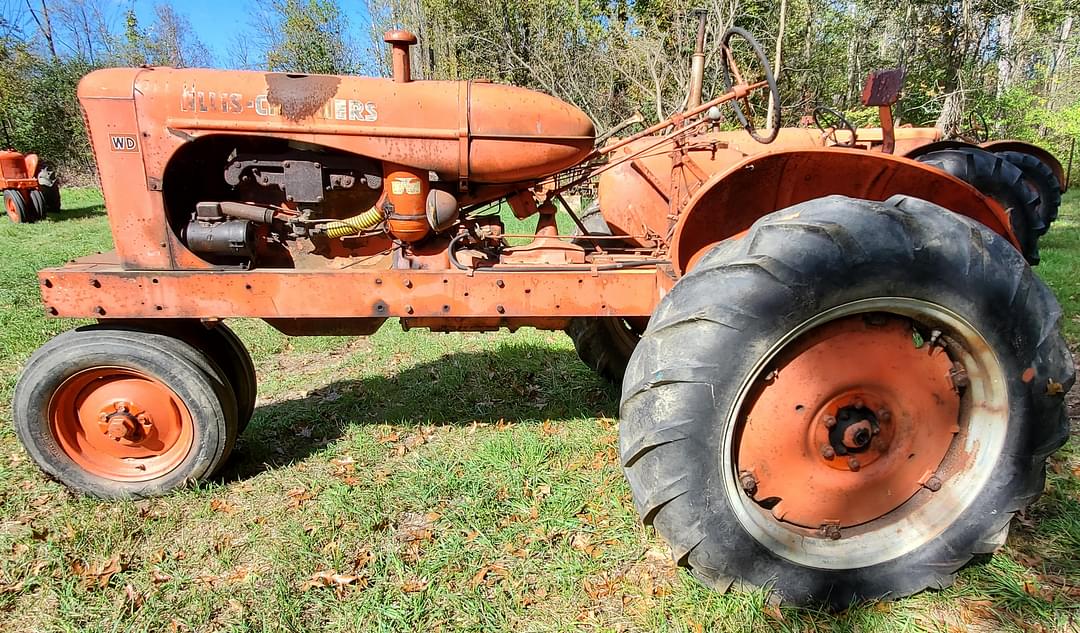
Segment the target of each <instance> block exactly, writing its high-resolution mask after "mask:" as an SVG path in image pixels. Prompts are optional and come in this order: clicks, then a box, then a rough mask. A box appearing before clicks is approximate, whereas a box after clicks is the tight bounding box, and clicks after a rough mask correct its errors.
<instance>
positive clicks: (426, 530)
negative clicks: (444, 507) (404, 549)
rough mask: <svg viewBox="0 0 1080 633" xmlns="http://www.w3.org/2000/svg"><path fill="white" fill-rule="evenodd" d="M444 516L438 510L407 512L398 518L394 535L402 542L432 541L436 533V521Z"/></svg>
mask: <svg viewBox="0 0 1080 633" xmlns="http://www.w3.org/2000/svg"><path fill="white" fill-rule="evenodd" d="M440 518H442V515H441V514H439V513H438V512H426V513H424V514H420V513H419V512H406V513H405V514H402V515H401V518H400V519H399V520H398V524H397V532H396V534H395V535H394V536H395V538H397V540H398V541H400V542H402V543H414V542H418V541H430V540H431V539H432V537H433V536H434V535H435V522H436V521H438V520H439V519H440Z"/></svg>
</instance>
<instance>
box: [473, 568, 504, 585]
mask: <svg viewBox="0 0 1080 633" xmlns="http://www.w3.org/2000/svg"><path fill="white" fill-rule="evenodd" d="M509 575H510V573H509V572H508V571H507V570H506V568H505V567H503V566H502V565H487V566H486V567H483V568H481V569H480V571H478V572H476V574H474V575H473V577H472V580H470V581H469V586H471V587H473V588H474V589H475V588H476V587H479V586H480V585H486V586H489V587H490V586H491V585H494V584H495V583H496V582H499V581H500V580H505V579H507V578H508V577H509Z"/></svg>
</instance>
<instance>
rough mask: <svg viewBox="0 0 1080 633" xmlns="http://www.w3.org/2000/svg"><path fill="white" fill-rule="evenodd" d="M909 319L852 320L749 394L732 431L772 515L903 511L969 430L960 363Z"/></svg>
mask: <svg viewBox="0 0 1080 633" xmlns="http://www.w3.org/2000/svg"><path fill="white" fill-rule="evenodd" d="M918 338H919V335H917V334H916V333H915V332H914V331H913V329H912V324H911V321H910V320H907V319H904V318H900V317H894V316H886V315H882V314H874V315H860V316H852V317H845V318H842V319H838V320H836V321H833V322H830V323H828V324H825V325H822V326H819V327H817V328H815V329H813V330H811V331H809V332H807V333H806V334H805V335H803V336H801V337H800V338H798V339H796V340H795V341H794V342H793V343H792V344H791V345H789V346H788V347H787V348H786V349H785V350H784V351H783V352H782V353H781V354H780V355H779V356H778V357H777V358H776V360H775V361H774V362H773V363H772V364H771V365H770V367H771V368H772V370H771V371H770V373H769V374H768V376H767V378H766V380H764V381H762V383H761V384H759V385H758V386H756V388H755V389H754V390H753V391H752V392H751V393H750V394H749V397H748V398H747V400H746V402H745V403H744V406H743V409H742V411H743V414H742V415H741V416H740V418H739V423H740V426H739V428H738V430H737V431H736V435H735V436H734V442H735V444H734V447H735V451H736V452H735V464H736V467H737V469H738V474H739V477H740V480H741V481H743V482H744V484H743V487H744V488H745V489H746V490H747V492H748V493H750V495H751V497H752V498H753V499H754V501H756V502H757V504H758V505H760V506H761V507H762V509H763V511H768V512H770V513H771V514H772V516H773V518H774V519H776V520H779V521H783V522H785V523H788V524H792V525H793V526H798V527H802V528H808V529H814V530H830V529H832V527H833V526H835V527H836V528H841V527H845V528H846V527H850V526H855V525H861V524H864V523H868V522H870V521H873V520H875V519H878V518H880V517H882V516H884V515H885V514H888V513H889V512H892V511H894V510H896V509H897V508H898V507H900V506H901V505H902V504H903V503H905V502H906V501H907V500H908V499H910V498H911V497H912V496H914V495H915V493H916V492H918V491H919V490H920V489H921V488H923V487H924V486H927V485H930V486H933V485H935V482H934V481H932V478H933V477H934V476H935V473H936V472H937V469H938V468H939V466H940V465H941V463H942V460H943V459H944V458H945V456H946V454H947V453H948V451H949V448H950V446H951V444H952V442H953V438H954V436H955V434H956V433H958V432H959V431H960V427H959V419H960V396H959V394H958V393H957V391H956V389H955V388H954V386H953V380H952V377H951V375H950V371H951V370H952V369H953V363H952V361H951V360H950V359H949V357H948V355H947V354H946V353H945V351H944V349H943V348H942V347H939V346H936V345H929V344H925V343H923V342H922V341H920V340H918Z"/></svg>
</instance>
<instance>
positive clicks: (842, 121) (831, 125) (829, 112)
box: [814, 106, 855, 147]
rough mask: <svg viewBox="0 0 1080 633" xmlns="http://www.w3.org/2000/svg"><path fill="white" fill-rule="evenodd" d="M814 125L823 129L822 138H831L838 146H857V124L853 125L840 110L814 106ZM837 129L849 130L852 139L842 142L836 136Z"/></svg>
mask: <svg viewBox="0 0 1080 633" xmlns="http://www.w3.org/2000/svg"><path fill="white" fill-rule="evenodd" d="M814 125H816V126H817V129H819V130H821V136H822V138H825V139H827V140H831V141H832V144H833V145H835V146H837V147H854V146H855V126H854V125H852V124H851V121H848V120H847V117H845V116H844V115H843V114H841V113H840V112H839V111H838V110H834V109H832V108H827V107H825V106H818V107H816V108H814ZM837 130H848V131H849V132H851V140H847V141H843V142H841V141H840V139H839V138H838V137H837V136H836V132H837Z"/></svg>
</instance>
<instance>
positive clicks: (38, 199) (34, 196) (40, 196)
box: [30, 189, 49, 222]
mask: <svg viewBox="0 0 1080 633" xmlns="http://www.w3.org/2000/svg"><path fill="white" fill-rule="evenodd" d="M30 208H31V209H33V214H34V221H35V222H36V221H40V220H44V219H45V218H46V217H48V214H49V209H48V203H47V202H46V200H45V194H44V193H43V192H42V191H41V190H40V189H31V190H30Z"/></svg>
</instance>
